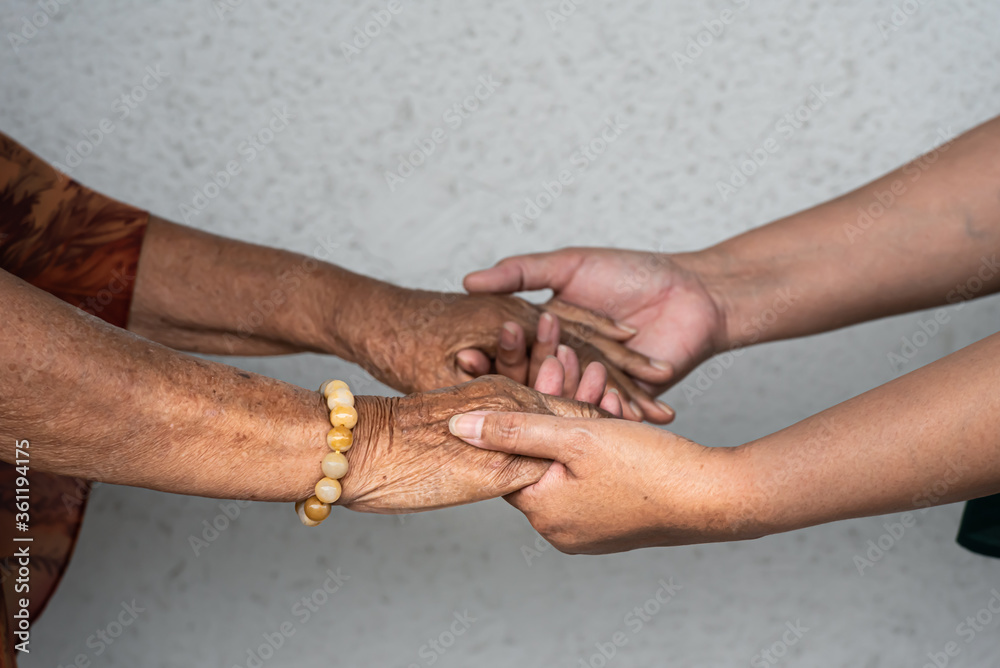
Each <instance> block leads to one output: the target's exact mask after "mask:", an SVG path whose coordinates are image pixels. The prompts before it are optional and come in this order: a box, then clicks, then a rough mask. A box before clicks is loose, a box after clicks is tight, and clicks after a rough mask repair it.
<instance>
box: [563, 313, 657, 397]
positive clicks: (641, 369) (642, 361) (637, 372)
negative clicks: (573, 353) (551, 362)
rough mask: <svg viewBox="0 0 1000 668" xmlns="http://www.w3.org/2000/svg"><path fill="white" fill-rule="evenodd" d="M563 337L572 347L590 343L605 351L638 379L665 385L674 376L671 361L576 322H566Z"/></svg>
mask: <svg viewBox="0 0 1000 668" xmlns="http://www.w3.org/2000/svg"><path fill="white" fill-rule="evenodd" d="M561 338H562V341H563V343H565V344H567V345H569V346H570V347H571V348H581V347H582V346H584V345H586V344H588V343H589V344H590V345H592V346H593V347H594V348H596V349H597V350H599V351H600V352H601V353H603V354H604V356H605V357H606V358H607V361H608V362H609V363H611V364H613V365H615V366H616V367H618V368H619V369H622V370H623V371H625V372H626V373H627V374H629V375H630V376H633V377H634V378H636V379H638V380H644V381H646V382H648V383H652V384H654V385H664V384H666V383H667V382H669V381H670V379H671V378H673V377H674V367H673V366H672V365H671V364H670V363H669V362H666V361H663V360H655V359H651V358H650V357H648V356H646V355H643V354H642V353H639V352H636V351H634V350H632V349H631V348H627V347H625V346H624V345H623V344H621V343H619V342H618V341H612V340H610V339H608V338H606V337H603V336H597V335H595V334H594V332H593V331H592V330H586V329H581V327H580V325H578V324H576V323H566V326H565V327H564V328H563V330H562V335H561Z"/></svg>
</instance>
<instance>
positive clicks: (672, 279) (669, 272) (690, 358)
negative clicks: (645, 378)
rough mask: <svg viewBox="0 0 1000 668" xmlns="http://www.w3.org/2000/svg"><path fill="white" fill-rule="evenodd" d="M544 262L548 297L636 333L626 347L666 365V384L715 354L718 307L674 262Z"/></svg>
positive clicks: (621, 258)
mask: <svg viewBox="0 0 1000 668" xmlns="http://www.w3.org/2000/svg"><path fill="white" fill-rule="evenodd" d="M529 257H531V256H529ZM549 257H551V258H553V259H552V260H550V262H555V263H556V264H555V267H556V268H555V269H554V270H553V271H552V272H551V277H552V279H553V280H552V281H551V287H552V288H553V291H554V293H555V294H554V296H555V297H556V298H557V299H560V300H562V301H565V302H568V303H570V304H574V305H576V306H580V307H583V308H586V309H590V310H592V311H595V312H598V313H601V314H604V315H607V316H608V317H610V318H613V319H615V320H617V321H618V322H622V323H626V324H627V325H629V326H631V327H634V328H635V329H637V330H638V332H637V333H636V334H635V335H634V336H633V337H632V338H631V339H629V340H628V341H627V342H626V345H627V346H628V347H629V348H632V349H633V350H635V351H637V352H639V353H642V354H644V355H648V356H649V357H651V358H656V359H661V360H664V361H666V362H669V363H670V364H672V365H673V366H674V369H675V374H674V376H673V378H672V379H671V381H670V384H672V383H675V382H677V381H678V380H680V379H681V378H683V377H684V376H685V375H686V374H687V373H689V372H690V371H691V370H693V369H694V368H695V367H696V366H697V365H698V364H700V363H701V362H702V361H704V360H705V359H707V358H708V357H710V356H711V355H712V354H713V353H714V352H715V350H716V348H717V346H716V342H717V340H718V333H719V332H720V331H721V328H722V317H721V315H720V311H719V308H718V307H717V306H716V304H715V302H714V300H713V299H712V297H711V296H710V294H709V293H708V291H707V290H706V289H705V287H704V286H703V285H702V283H701V281H700V280H699V279H698V277H697V276H696V275H695V274H694V273H693V272H691V271H688V270H686V269H684V268H683V267H682V266H681V264H680V263H679V262H678V261H677V260H675V259H673V258H671V257H670V256H667V255H663V254H653V253H644V252H638V251H621V250H613V249H589V248H587V249H585V248H581V249H567V250H564V251H558V252H557V253H553V254H551V255H550V256H549ZM515 261H516V260H515ZM656 389H657V390H661V391H662V390H664V389H666V385H665V386H662V387H657V388H656Z"/></svg>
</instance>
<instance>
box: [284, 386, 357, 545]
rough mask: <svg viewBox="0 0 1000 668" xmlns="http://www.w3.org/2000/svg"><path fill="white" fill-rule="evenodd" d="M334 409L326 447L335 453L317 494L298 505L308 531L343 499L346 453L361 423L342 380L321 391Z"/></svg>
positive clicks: (325, 459)
mask: <svg viewBox="0 0 1000 668" xmlns="http://www.w3.org/2000/svg"><path fill="white" fill-rule="evenodd" d="M319 392H320V394H322V395H323V397H324V398H325V399H326V406H327V408H329V409H330V425H331V426H332V427H333V428H332V429H331V430H330V432H329V433H328V434H327V435H326V444H327V445H329V446H330V450H332V452H328V453H327V454H326V456H324V457H323V462H322V464H321V468H322V470H323V478H322V479H321V480H320V481H319V482H318V483H316V493H315V494H314V495H313V496H310V497H309V498H308V499H306V500H305V501H299V502H298V503H296V504H295V512H296V513H298V515H299V519H300V520H301V521H302V523H303V524H305V525H306V526H307V527H314V526H318V525H319V523H320V522H322V521H323V520H325V519H326V518H327V517H329V515H330V504H332V503H336V501H337V499H339V498H340V493H341V491H342V488H341V486H340V479H341V478H343V477H344V476H345V475H347V457H345V456H344V453H345V452H347V451H348V450H350V449H351V446H352V445H353V444H354V432H352V431H351V430H352V429H353V428H354V425H356V424H357V423H358V411H357V410H356V409H355V408H354V395H353V394H351V390H350V388H349V387H347V383H345V382H344V381H342V380H328V381H326V382H325V383H323V384H322V385H320V387H319Z"/></svg>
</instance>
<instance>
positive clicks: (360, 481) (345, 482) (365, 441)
mask: <svg viewBox="0 0 1000 668" xmlns="http://www.w3.org/2000/svg"><path fill="white" fill-rule="evenodd" d="M398 404H399V398H397V397H376V396H355V397H354V408H355V409H356V410H357V411H358V423H357V425H356V426H355V427H354V444H353V445H352V446H351V449H350V450H348V451H347V452H346V453H344V456H345V457H346V458H347V463H348V467H349V468H348V471H347V474H346V475H345V476H344V477H343V478H342V479H341V481H340V483H341V486H342V487H343V492H342V494H341V496H340V499H339V500H338V501H337V502H336V505H339V506H350V505H351V504H354V503H357V502H358V501H361V500H363V499H364V497H365V496H366V495H368V494H371V493H372V492H374V491H375V490H376V489H378V487H379V485H380V484H381V483H382V482H383V481H384V480H385V476H386V472H385V471H382V470H380V469H379V466H378V462H379V460H380V456H379V453H380V452H384V451H387V450H388V449H390V448H391V447H392V435H393V432H394V429H393V425H394V424H395V416H396V411H397V407H398Z"/></svg>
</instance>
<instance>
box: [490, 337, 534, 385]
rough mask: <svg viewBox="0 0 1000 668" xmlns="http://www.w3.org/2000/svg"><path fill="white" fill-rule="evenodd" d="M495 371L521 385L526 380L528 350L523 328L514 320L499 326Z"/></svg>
mask: <svg viewBox="0 0 1000 668" xmlns="http://www.w3.org/2000/svg"><path fill="white" fill-rule="evenodd" d="M497 373H499V374H500V375H503V376H507V377H508V378H510V379H511V380H516V381H517V382H519V383H521V384H522V385H524V384H525V383H527V382H528V352H527V346H526V344H525V338H524V329H523V328H522V327H521V326H520V325H519V324H517V323H516V322H505V323H504V324H503V327H502V328H500V343H499V345H498V346H497Z"/></svg>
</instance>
